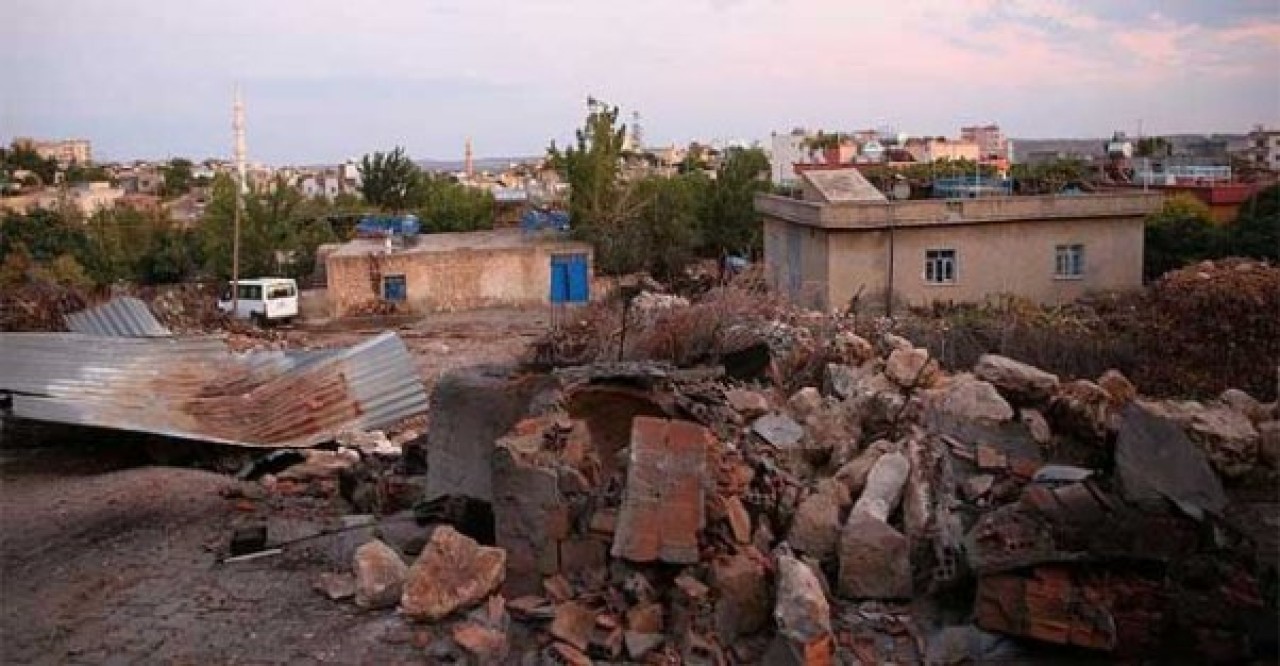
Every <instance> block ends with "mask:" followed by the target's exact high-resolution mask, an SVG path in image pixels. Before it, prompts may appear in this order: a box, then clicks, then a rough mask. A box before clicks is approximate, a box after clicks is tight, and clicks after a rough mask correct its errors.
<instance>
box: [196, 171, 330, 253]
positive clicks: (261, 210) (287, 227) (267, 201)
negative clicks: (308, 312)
mask: <svg viewBox="0 0 1280 666" xmlns="http://www.w3.org/2000/svg"><path fill="white" fill-rule="evenodd" d="M234 213H235V184H234V183H233V182H232V181H231V179H230V178H229V177H227V176H225V175H219V176H218V177H217V178H215V179H214V183H213V198H212V200H211V201H210V202H209V207H208V208H207V209H206V211H205V217H204V220H203V221H202V223H201V225H200V232H199V238H200V243H199V252H200V255H199V257H200V258H202V260H203V263H204V266H205V268H206V269H207V270H208V271H210V272H211V273H213V274H215V275H217V276H219V277H220V278H227V277H230V276H231V251H232V233H233V226H234ZM323 213H324V211H322V210H318V209H316V208H314V207H313V206H312V205H311V204H310V203H308V202H307V201H306V200H305V199H303V197H302V193H301V192H299V191H298V190H297V188H295V187H291V186H290V185H289V184H288V182H287V181H286V180H285V179H284V177H283V176H277V177H276V180H275V182H274V183H273V185H272V187H269V188H267V190H266V191H254V192H251V193H249V194H247V195H245V196H244V211H243V216H242V217H241V223H240V275H241V277H255V276H263V275H278V274H283V275H284V276H286V277H303V276H306V275H309V274H310V273H311V271H312V269H313V267H314V265H315V251H316V248H317V247H319V245H320V244H321V243H327V242H333V241H334V240H337V238H336V236H335V235H334V233H333V230H332V228H330V227H329V224H328V222H327V221H326V219H325V218H324V214H323ZM280 258H284V259H285V261H283V262H281V261H278V259H280Z"/></svg>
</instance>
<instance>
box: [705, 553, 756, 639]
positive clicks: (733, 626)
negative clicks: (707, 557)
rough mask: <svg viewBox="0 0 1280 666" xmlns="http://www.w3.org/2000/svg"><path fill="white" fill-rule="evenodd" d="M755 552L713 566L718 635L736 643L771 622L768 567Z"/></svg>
mask: <svg viewBox="0 0 1280 666" xmlns="http://www.w3.org/2000/svg"><path fill="white" fill-rule="evenodd" d="M752 552H754V549H753V548H750V547H748V548H746V549H744V550H742V551H739V552H738V553H737V554H735V555H732V556H728V557H720V558H717V559H716V561H715V562H713V563H712V565H711V586H712V588H713V589H714V590H715V592H716V606H715V619H716V631H717V633H718V634H719V635H720V637H721V638H722V639H723V640H726V641H732V640H734V639H736V638H737V637H738V636H741V635H743V634H750V633H753V632H755V631H757V630H758V629H760V627H762V626H764V625H765V623H766V622H768V621H769V590H768V581H767V580H766V576H765V568H764V565H763V564H762V563H761V562H760V558H758V557H752V554H751V553H752Z"/></svg>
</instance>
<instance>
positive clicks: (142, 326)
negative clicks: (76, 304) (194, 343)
mask: <svg viewBox="0 0 1280 666" xmlns="http://www.w3.org/2000/svg"><path fill="white" fill-rule="evenodd" d="M66 320H67V328H68V329H69V330H71V331H73V332H75V333H84V334H86V335H102V336H114V337H126V338H145V337H164V336H168V335H172V333H170V332H169V329H167V328H165V327H164V326H161V325H160V322H159V321H158V320H157V319H156V317H155V315H153V314H151V310H150V309H149V308H148V307H147V304H146V303H144V302H142V301H141V300H139V299H136V298H134V297H132V296H119V297H116V298H113V299H111V300H110V301H107V302H106V303H103V304H102V305H99V306H97V307H93V308H89V309H87V310H81V311H80V312H75V313H72V314H69V315H67V316H66Z"/></svg>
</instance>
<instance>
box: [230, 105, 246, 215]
mask: <svg viewBox="0 0 1280 666" xmlns="http://www.w3.org/2000/svg"><path fill="white" fill-rule="evenodd" d="M232 109H233V113H234V115H233V117H232V119H231V129H232V130H234V131H235V162H236V176H237V178H238V182H237V184H238V185H239V186H240V191H241V192H246V191H248V183H247V182H246V181H245V164H244V100H242V99H241V98H240V86H238V85H237V86H236V96H235V104H234V106H233V107H232Z"/></svg>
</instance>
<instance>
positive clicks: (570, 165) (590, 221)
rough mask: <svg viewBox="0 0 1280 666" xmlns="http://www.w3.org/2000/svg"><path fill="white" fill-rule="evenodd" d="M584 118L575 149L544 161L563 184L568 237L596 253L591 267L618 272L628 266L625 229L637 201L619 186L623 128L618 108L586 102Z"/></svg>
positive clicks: (550, 155)
mask: <svg viewBox="0 0 1280 666" xmlns="http://www.w3.org/2000/svg"><path fill="white" fill-rule="evenodd" d="M587 109H588V112H587V118H586V121H585V122H584V123H583V126H582V127H581V128H579V129H578V130H577V131H576V132H575V133H574V137H575V145H573V146H570V147H568V148H566V149H565V150H564V151H561V150H559V149H558V148H557V147H556V145H555V142H552V144H551V146H550V147H549V148H548V149H547V158H548V161H549V162H550V164H551V165H552V167H553V168H555V169H556V170H557V171H559V172H560V175H561V176H562V177H564V179H565V180H566V182H568V184H569V218H570V223H571V224H572V226H573V231H574V234H575V235H576V236H577V237H578V238H580V239H582V240H585V241H587V242H589V243H591V244H592V245H594V246H595V248H596V265H597V266H598V267H600V268H601V269H602V270H603V271H604V272H606V273H616V272H621V271H622V270H624V269H625V267H626V266H627V264H628V262H627V260H626V259H625V256H626V254H627V253H628V248H626V247H624V245H625V243H626V241H625V236H626V233H625V232H626V231H627V230H626V229H625V228H624V227H625V226H626V225H628V224H630V223H631V222H632V221H634V219H635V218H636V213H637V212H638V209H637V201H638V200H637V199H636V198H635V197H633V196H629V195H631V194H634V193H633V192H631V191H630V190H631V189H632V188H622V187H620V186H619V164H620V161H621V158H622V145H623V143H624V140H625V137H626V132H627V128H626V125H619V124H618V107H616V106H609V105H607V104H604V103H602V102H599V101H597V100H595V99H594V98H588V99H587Z"/></svg>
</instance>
